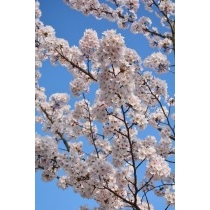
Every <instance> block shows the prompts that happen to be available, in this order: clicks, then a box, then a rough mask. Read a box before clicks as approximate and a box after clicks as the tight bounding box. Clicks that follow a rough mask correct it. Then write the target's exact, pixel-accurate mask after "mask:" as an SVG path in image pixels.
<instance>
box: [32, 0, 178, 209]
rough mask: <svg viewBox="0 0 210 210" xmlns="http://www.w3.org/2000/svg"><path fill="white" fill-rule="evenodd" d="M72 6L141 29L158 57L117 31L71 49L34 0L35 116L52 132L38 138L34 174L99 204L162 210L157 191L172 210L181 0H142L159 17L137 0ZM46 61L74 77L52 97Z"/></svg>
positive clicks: (86, 37) (87, 36) (86, 38)
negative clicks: (177, 26) (176, 22)
mask: <svg viewBox="0 0 210 210" xmlns="http://www.w3.org/2000/svg"><path fill="white" fill-rule="evenodd" d="M64 2H65V3H66V5H67V6H69V7H71V8H73V9H75V10H78V11H80V12H82V13H83V14H85V15H93V16H94V17H96V18H97V19H101V18H103V19H107V20H108V21H112V22H116V26H118V27H119V28H123V29H127V28H129V29H130V31H131V32H132V33H134V34H137V36H141V35H143V36H144V37H145V41H148V46H150V47H151V49H152V53H150V54H149V55H147V56H145V57H141V56H140V53H141V50H142V51H143V50H144V49H140V50H139V49H136V50H135V49H131V48H129V47H128V46H127V44H126V42H125V40H126V39H125V37H123V35H122V34H120V33H118V31H117V30H116V29H109V30H106V31H104V32H103V33H101V34H100V33H97V31H95V30H93V29H86V30H85V31H84V34H83V36H82V37H81V39H80V40H79V45H78V46H75V45H70V44H69V42H68V41H67V40H65V39H62V38H59V37H57V34H56V30H55V29H54V28H53V27H52V26H50V25H45V24H44V23H43V22H42V21H41V20H40V18H41V14H42V12H41V10H40V9H39V6H40V3H39V2H38V1H36V2H35V69H36V73H35V107H36V117H35V120H36V123H38V124H40V125H41V127H42V130H43V133H44V134H38V133H37V134H36V136H35V169H36V171H37V170H41V171H42V179H43V181H45V182H49V181H52V180H54V179H57V186H58V187H59V188H61V189H63V190H65V189H67V188H72V189H73V190H74V192H76V193H79V194H80V196H81V197H84V198H88V199H94V200H95V201H96V202H97V203H98V207H95V208H94V209H95V210H103V209H110V210H114V209H116V210H117V209H125V208H126V209H137V210H154V209H156V207H155V205H153V200H152V199H150V196H149V195H150V193H154V195H156V196H158V197H159V199H164V200H165V203H166V208H165V209H167V208H169V207H170V206H173V205H175V192H174V185H175V178H174V154H175V149H174V141H175V113H174V106H175V98H174V97H173V96H171V92H172V91H173V90H171V89H173V87H171V84H170V82H169V81H170V80H167V77H164V76H165V75H170V76H171V77H173V76H174V75H173V74H172V72H171V68H172V66H173V63H171V62H173V59H170V56H171V57H172V56H173V53H174V52H175V28H174V6H175V5H174V2H173V1H171V0H162V1H157V0H142V1H141V3H143V8H145V9H146V10H148V11H149V12H151V14H153V16H151V17H152V18H150V17H149V16H148V17H146V16H143V15H141V14H140V13H139V8H140V7H141V6H142V5H141V4H140V1H137V0H107V1H98V0H88V1H85V0H65V1H64ZM145 14H146V13H145ZM154 17H155V18H157V20H155V21H154ZM157 21H159V25H158V26H157V27H156V23H157ZM160 24H162V28H159V26H160ZM70 43H71V42H70ZM45 60H49V61H50V62H51V64H52V65H61V66H63V67H65V68H66V70H67V71H68V72H69V74H71V75H72V78H73V79H72V80H71V81H69V90H66V92H65V93H63V92H62V93H61V92H56V93H53V94H52V95H47V94H46V92H47V91H46V90H45V87H42V85H40V84H41V83H40V78H41V77H42V68H43V67H42V63H43V61H45ZM151 70H153V71H151ZM163 73H164V74H163ZM165 78H166V79H165ZM43 86H44V85H43ZM93 86H94V88H95V92H92V87H93ZM90 93H92V96H91V97H92V98H91V100H90ZM172 94H173V93H172ZM70 96H71V97H70ZM70 102H71V106H70ZM72 104H73V105H72ZM60 172H62V173H60ZM60 174H62V175H60ZM88 209H89V207H88V206H81V207H80V210H88Z"/></svg>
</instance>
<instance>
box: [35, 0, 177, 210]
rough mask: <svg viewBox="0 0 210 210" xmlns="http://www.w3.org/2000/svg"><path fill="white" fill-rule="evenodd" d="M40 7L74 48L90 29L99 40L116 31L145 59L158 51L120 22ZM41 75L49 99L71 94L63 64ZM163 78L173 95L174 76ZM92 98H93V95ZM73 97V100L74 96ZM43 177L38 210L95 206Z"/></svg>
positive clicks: (57, 6) (59, 4)
mask: <svg viewBox="0 0 210 210" xmlns="http://www.w3.org/2000/svg"><path fill="white" fill-rule="evenodd" d="M40 5H41V6H40V8H41V11H42V17H41V20H42V21H43V22H44V24H45V25H51V26H52V27H53V28H54V29H55V31H56V36H57V37H60V38H64V39H66V40H68V42H69V44H70V46H72V45H77V46H78V43H79V39H80V38H81V37H82V36H83V33H84V31H85V29H87V28H93V29H95V30H96V31H97V32H98V37H101V36H102V32H103V31H105V30H108V29H113V28H114V29H116V30H117V32H119V33H121V34H122V36H124V37H125V43H126V45H127V46H128V47H130V48H133V49H135V50H136V51H137V52H138V53H139V55H140V56H141V58H142V60H143V59H144V58H146V57H147V56H148V55H150V54H151V53H152V52H154V49H151V48H150V47H149V44H148V42H147V40H146V38H145V37H143V36H142V35H139V34H138V35H135V34H132V33H131V32H130V31H129V30H128V29H127V30H121V29H118V28H117V26H116V23H112V22H109V21H107V20H96V19H95V18H94V17H93V16H88V17H87V16H84V15H83V14H82V13H80V12H78V11H75V10H72V9H71V8H69V7H68V6H66V5H65V4H64V3H63V1H62V0H53V1H46V0H40ZM140 12H141V14H142V15H151V14H150V13H145V12H144V9H143V8H142V9H141V10H140ZM156 24H158V23H156ZM156 51H158V50H156ZM173 62H174V61H173V60H172V63H173ZM172 70H173V69H172ZM41 73H42V77H41V79H40V86H44V87H45V88H46V94H47V95H48V96H50V95H51V94H53V93H55V92H67V93H68V94H70V91H69V82H70V81H71V79H72V76H71V75H70V73H69V72H68V71H67V70H66V69H65V68H63V67H61V66H60V65H58V66H56V67H54V66H51V64H50V63H49V61H45V62H43V67H42V69H41ZM158 76H159V75H158ZM161 79H167V81H169V83H170V86H169V87H172V88H169V93H170V95H171V96H173V93H174V75H173V74H167V75H163V76H161ZM88 97H89V98H90V99H91V97H92V95H90V96H88ZM88 97H87V98H88ZM71 98H73V96H72V95H71ZM73 104H74V103H73V100H70V105H71V107H73ZM36 130H37V132H39V133H41V134H42V133H43V132H42V131H41V129H40V126H37V127H36ZM145 135H147V133H145ZM40 174H41V173H40V172H38V173H36V177H35V179H36V180H35V182H36V187H35V197H36V210H58V209H61V210H70V209H71V210H77V209H78V208H79V206H80V205H81V204H88V206H89V207H92V206H94V202H93V201H92V200H88V199H83V198H81V197H80V196H79V195H77V194H75V193H73V191H72V189H68V190H65V191H63V190H61V189H59V188H58V187H57V186H56V180H55V181H52V182H49V183H46V182H43V181H42V180H41V176H40ZM155 202H156V205H157V206H156V207H158V206H162V204H164V202H162V201H160V200H156V201H155ZM157 209H159V208H157ZM161 209H162V208H161ZM169 209H173V208H169Z"/></svg>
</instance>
